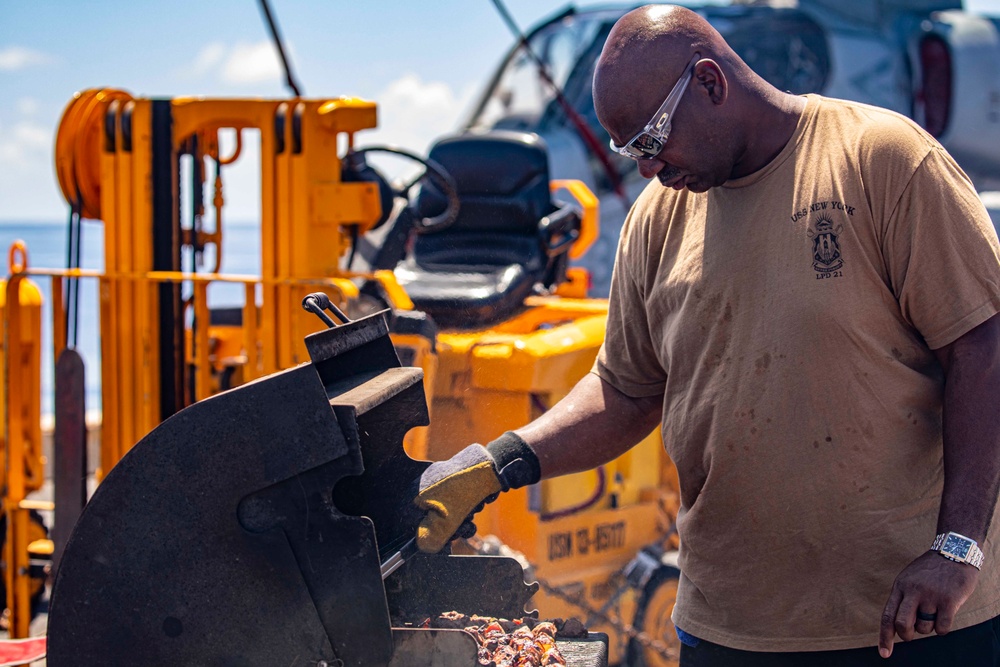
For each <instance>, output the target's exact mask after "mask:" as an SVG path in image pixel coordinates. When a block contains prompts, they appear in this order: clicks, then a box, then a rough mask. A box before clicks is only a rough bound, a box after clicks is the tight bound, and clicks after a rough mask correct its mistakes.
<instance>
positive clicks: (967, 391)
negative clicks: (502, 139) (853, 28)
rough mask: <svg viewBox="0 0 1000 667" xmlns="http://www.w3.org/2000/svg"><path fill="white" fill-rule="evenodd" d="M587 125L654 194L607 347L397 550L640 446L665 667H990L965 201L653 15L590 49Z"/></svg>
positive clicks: (635, 230)
mask: <svg viewBox="0 0 1000 667" xmlns="http://www.w3.org/2000/svg"><path fill="white" fill-rule="evenodd" d="M594 99H595V104H596V109H597V113H598V117H599V118H600V121H601V123H602V125H604V127H605V128H606V129H607V131H608V133H609V134H610V135H611V139H612V146H613V147H614V148H615V149H616V150H618V151H619V152H621V153H622V154H623V155H627V156H630V157H633V158H635V159H636V161H637V164H638V169H639V171H640V173H641V174H642V175H643V176H645V177H646V178H653V177H655V178H656V181H653V182H652V183H651V184H650V185H649V186H648V187H647V188H646V190H645V191H644V192H643V194H642V196H641V197H640V198H639V200H638V201H637V202H636V204H635V206H634V207H633V209H632V211H631V213H630V215H629V218H628V220H627V221H626V223H625V226H624V228H623V231H622V237H621V240H620V244H619V249H618V257H617V260H616V263H615V273H614V278H613V286H612V291H611V298H610V306H609V317H608V325H607V336H606V339H605V343H604V346H603V347H602V349H601V352H600V354H599V356H598V359H597V362H596V364H595V366H594V371H593V373H591V374H590V375H588V376H586V377H585V378H583V379H582V380H581V381H580V383H579V384H578V385H577V386H576V387H575V388H574V390H573V391H572V392H571V393H570V394H569V395H568V396H567V397H566V398H565V399H564V400H563V401H561V402H560V403H559V404H558V405H556V406H555V407H554V408H553V409H552V410H550V411H549V412H548V413H546V414H545V415H544V416H543V417H541V418H540V419H538V420H536V421H535V422H533V423H531V424H529V425H528V426H525V427H524V428H521V429H518V430H517V431H515V432H511V433H507V434H505V435H504V436H503V437H501V438H500V439H498V440H497V441H494V442H493V443H490V444H489V445H488V446H487V447H486V448H483V447H481V446H480V445H472V446H470V447H469V448H467V449H465V450H463V451H462V452H461V453H459V454H458V455H456V456H455V457H454V458H452V459H451V460H449V461H445V462H440V463H436V464H434V465H432V466H431V467H430V468H429V469H428V470H427V472H426V474H425V475H424V478H423V479H422V483H421V488H422V491H421V494H420V496H419V497H418V499H417V502H418V504H420V505H421V506H422V507H424V508H425V509H427V510H428V514H427V516H426V518H425V520H424V522H423V524H421V527H420V530H419V532H418V542H419V544H420V546H421V548H422V549H425V550H429V551H432V550H438V549H440V548H442V547H443V546H444V544H445V543H446V542H447V540H448V539H449V538H450V537H451V536H452V535H453V534H454V533H455V532H456V531H459V530H460V529H461V528H462V524H463V520H464V519H466V517H467V516H468V515H469V513H470V512H472V511H474V510H475V509H476V508H477V506H479V505H480V503H482V502H483V501H488V500H489V499H490V498H491V497H492V496H493V494H495V493H499V492H501V491H503V490H505V489H507V488H511V487H517V486H522V485H524V484H530V483H534V482H536V481H538V479H540V478H545V477H553V476H557V475H563V474H566V473H571V472H575V471H580V470H585V469H588V468H592V467H594V466H596V465H598V464H601V463H604V462H606V461H608V460H610V459H612V458H614V457H616V456H618V455H619V454H621V453H623V452H624V451H625V450H627V449H628V448H629V447H631V446H632V445H633V444H634V443H635V442H637V441H638V440H639V439H641V438H642V437H643V436H645V435H646V434H647V433H648V432H649V431H650V430H651V429H652V428H653V427H654V426H655V425H656V424H657V423H658V422H660V423H661V429H662V434H663V440H664V443H665V445H666V448H667V450H668V453H669V454H670V456H671V458H672V459H673V461H674V462H675V463H676V465H677V468H678V471H679V474H680V483H681V496H682V498H681V501H682V507H681V511H680V513H679V515H678V530H679V534H680V538H681V552H680V566H681V571H682V576H681V580H680V586H679V589H678V596H677V604H676V607H675V610H674V614H673V620H674V623H675V624H676V626H677V627H678V629H679V631H680V632H679V634H680V636H681V637H682V640H683V642H684V645H683V647H682V652H681V665H682V666H688V665H691V666H697V665H825V664H830V665H865V664H880V663H881V658H889V661H888V664H903V665H941V664H946V663H947V662H951V661H957V660H961V661H964V663H965V664H970V665H971V664H975V665H1000V649H998V648H997V647H998V646H1000V621H998V620H996V618H997V616H998V615H1000V567H998V565H1000V546H998V545H997V543H996V540H995V538H994V537H993V535H991V534H989V533H988V531H989V526H990V522H991V519H992V516H993V511H994V507H995V505H996V504H997V493H998V487H1000V424H998V422H1000V420H998V419H997V414H996V401H997V398H996V397H997V396H998V395H1000V393H998V392H1000V347H998V345H997V341H998V340H1000V318H998V317H997V313H998V312H1000V259H998V256H1000V250H998V244H997V239H996V235H995V233H994V232H993V230H992V227H991V226H990V221H989V218H988V216H987V214H986V211H985V209H984V208H983V206H982V204H981V203H980V201H979V199H978V198H977V196H976V194H975V191H974V190H973V188H972V186H971V184H970V183H969V181H968V179H967V177H966V176H965V175H964V174H963V173H962V172H961V170H960V169H959V168H958V167H957V165H956V164H955V163H954V161H953V160H952V159H951V158H950V157H949V156H948V155H947V153H946V152H945V151H944V149H942V148H941V147H940V145H938V144H937V142H935V141H934V140H933V139H932V138H931V137H930V136H929V135H927V134H926V133H925V132H923V131H922V130H920V129H919V128H918V127H917V126H916V125H915V124H913V123H912V122H910V121H909V120H907V119H904V118H902V117H901V116H898V115H896V114H893V113H891V112H887V111H884V110H880V109H876V108H873V107H868V106H865V105H860V104H854V103H847V102H841V101H837V100H828V99H824V98H821V97H819V96H806V97H797V96H793V95H790V94H786V93H782V92H780V91H778V90H776V89H774V88H773V87H771V86H770V85H769V84H767V83H766V82H764V81H763V80H762V79H761V78H760V77H758V76H757V75H756V74H754V73H753V72H752V71H751V70H750V69H749V68H748V67H747V66H746V65H745V64H744V63H743V62H742V61H741V60H740V59H739V57H738V56H737V55H736V54H735V53H734V52H733V51H732V50H731V49H730V48H729V46H728V45H727V44H726V43H725V41H724V40H723V39H722V37H721V36H720V35H719V34H718V33H717V32H716V31H715V30H714V29H713V28H712V27H711V26H710V25H708V23H706V22H705V21H704V20H703V19H702V18H700V17H699V16H698V15H696V14H694V13H692V12H690V11H688V10H686V9H682V8H678V7H644V8H641V9H638V10H635V11H633V12H631V13H629V14H627V15H626V16H624V17H623V18H622V19H621V20H620V21H619V22H618V23H617V24H616V25H615V27H614V29H613V30H612V32H611V34H610V36H609V38H608V41H607V44H606V45H605V47H604V51H603V53H602V55H601V58H600V61H599V62H598V66H597V70H596V73H595V76H594ZM467 529H468V524H466V526H465V530H467ZM951 533H954V534H955V535H951ZM937 535H941V536H942V537H941V538H936V536H937ZM980 550H982V552H985V555H982V554H980ZM980 567H981V570H980ZM895 635H898V636H899V638H900V639H901V640H903V642H907V641H909V640H912V639H914V638H917V637H924V636H927V635H935V636H930V637H924V638H921V639H920V640H919V641H916V642H912V643H901V644H898V645H896V646H895V647H894V645H893V641H894V636H895ZM876 645H877V647H878V650H877V651H876V649H875V646H876ZM879 656H881V658H880V657H879Z"/></svg>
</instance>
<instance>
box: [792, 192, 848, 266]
mask: <svg viewBox="0 0 1000 667" xmlns="http://www.w3.org/2000/svg"><path fill="white" fill-rule="evenodd" d="M853 215H854V207H853V206H850V205H848V204H845V203H844V202H842V201H838V200H836V199H827V200H824V201H817V202H813V203H812V204H810V205H809V206H806V207H803V208H801V209H799V210H797V211H795V212H794V213H792V216H791V221H792V222H793V223H797V222H798V221H799V220H802V219H803V218H806V220H809V219H810V218H811V221H810V222H809V223H808V226H807V227H806V236H808V237H809V241H810V244H809V249H810V250H811V252H812V267H813V270H814V271H816V280H824V279H826V278H840V277H842V276H843V275H844V273H843V268H844V254H843V250H842V249H841V245H840V234H841V232H842V231H843V229H844V225H843V224H840V223H835V222H834V219H835V218H842V217H848V218H849V217H850V216H853Z"/></svg>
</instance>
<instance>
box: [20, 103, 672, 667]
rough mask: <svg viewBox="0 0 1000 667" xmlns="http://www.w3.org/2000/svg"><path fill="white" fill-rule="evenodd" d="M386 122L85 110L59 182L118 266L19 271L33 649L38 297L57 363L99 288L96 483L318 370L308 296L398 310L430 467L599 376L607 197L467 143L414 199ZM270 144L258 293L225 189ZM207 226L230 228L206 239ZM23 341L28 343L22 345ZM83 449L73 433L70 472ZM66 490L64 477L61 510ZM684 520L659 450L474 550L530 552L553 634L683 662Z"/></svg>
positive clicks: (294, 113)
mask: <svg viewBox="0 0 1000 667" xmlns="http://www.w3.org/2000/svg"><path fill="white" fill-rule="evenodd" d="M375 124H376V106H375V104H374V103H372V102H367V101H364V100H360V99H355V98H333V99H303V98H299V97H293V98H290V99H284V100H259V99H206V98H174V99H149V98H134V97H132V96H131V95H130V94H128V93H126V92H124V91H120V90H114V89H91V90H87V91H84V92H82V93H78V94H77V95H76V96H75V97H74V98H73V99H72V100H71V102H70V103H69V105H68V106H67V108H66V110H65V112H64V114H63V118H62V121H61V123H60V127H59V132H58V137H57V142H56V168H57V175H58V179H59V184H60V186H61V188H62V192H63V194H64V196H65V197H66V200H67V202H69V203H70V205H71V207H72V208H73V210H74V211H75V213H76V214H77V215H78V216H79V217H84V218H88V219H94V220H101V221H103V224H104V245H105V257H104V270H103V271H89V270H83V269H79V268H69V269H48V268H46V269H42V268H35V267H32V266H30V264H29V262H28V250H27V249H25V248H23V247H20V246H19V247H17V248H15V249H13V250H12V252H16V253H18V258H17V261H16V262H15V261H12V262H11V267H12V269H11V275H10V276H9V278H8V280H7V283H6V294H7V298H6V302H5V304H3V319H4V324H5V331H6V332H7V336H6V338H5V339H4V340H3V344H4V349H3V351H4V363H5V365H6V369H5V390H6V391H5V394H4V401H3V402H4V407H3V410H4V413H3V417H4V425H5V428H4V438H5V440H4V443H3V445H4V452H5V461H6V466H5V468H4V471H5V485H4V498H3V501H4V508H5V514H6V520H7V531H6V541H5V551H4V560H5V564H6V567H5V570H4V571H5V577H6V585H7V605H8V607H9V609H10V628H11V636H12V637H25V636H27V634H28V623H29V621H30V618H31V611H30V603H29V598H30V594H31V590H30V586H31V582H32V580H31V576H30V575H31V568H30V562H31V561H30V559H31V554H29V544H30V545H32V550H31V553H32V554H34V556H35V557H37V556H38V555H39V554H44V552H45V551H46V547H45V544H44V540H41V541H39V540H38V539H35V538H36V537H37V536H32V535H31V534H30V533H29V532H28V527H29V526H30V525H31V523H32V522H31V518H30V513H31V511H32V509H33V505H32V501H31V500H30V499H29V498H28V496H29V494H30V492H31V491H32V490H33V489H34V488H36V487H34V486H32V483H31V480H33V479H35V478H34V477H32V475H40V472H39V471H40V470H41V463H40V460H41V454H40V452H41V449H40V444H39V441H40V437H41V436H40V434H39V433H37V432H35V431H34V430H33V428H34V427H33V426H32V425H31V424H32V422H33V421H34V422H35V423H37V416H38V415H37V413H38V409H37V407H33V406H32V404H33V403H35V402H37V401H38V400H39V399H38V393H39V391H38V389H37V387H38V384H37V382H38V380H37V377H38V374H39V373H40V370H39V368H38V365H37V364H35V363H34V362H29V363H22V361H21V360H22V359H25V358H28V357H31V358H34V357H36V356H37V355H38V353H39V350H38V346H37V345H35V346H34V347H33V348H31V349H30V350H29V349H27V345H26V341H30V340H32V338H33V339H34V340H35V341H37V340H38V339H39V336H38V335H37V333H35V332H33V331H32V330H31V327H32V326H35V327H38V328H40V317H38V316H37V315H31V313H37V312H38V310H39V308H38V304H37V303H36V302H37V299H35V298H34V297H32V296H30V295H29V296H28V297H25V296H24V291H25V290H26V289H27V290H28V291H29V292H30V291H31V288H29V287H26V286H28V285H30V284H31V281H38V280H48V281H51V287H52V294H53V303H52V313H53V314H52V317H53V322H54V323H56V324H55V326H54V334H55V335H54V337H53V338H54V341H53V343H54V344H53V347H54V351H53V352H54V358H55V359H57V360H58V359H60V356H61V355H62V354H63V352H64V351H65V350H66V349H67V340H66V336H65V335H64V333H62V332H64V331H65V328H64V326H63V325H62V323H63V322H65V320H66V315H67V303H69V304H72V301H71V300H70V299H66V298H64V295H70V294H72V291H73V288H72V285H73V284H74V281H81V280H82V281H88V280H89V281H96V282H97V284H98V286H99V308H100V316H99V324H100V350H101V396H102V410H103V420H102V423H101V429H100V453H101V454H100V462H99V465H98V478H100V477H101V476H103V475H105V474H107V472H108V471H110V470H111V469H112V468H113V467H114V466H115V465H116V464H117V463H118V461H119V460H121V459H122V457H124V456H125V455H126V454H127V452H128V451H129V449H130V448H131V447H132V446H133V445H134V444H135V443H136V442H137V441H139V440H140V439H141V438H142V437H143V436H145V435H146V434H148V433H149V432H150V431H151V430H152V429H153V428H155V427H156V426H157V425H158V424H160V423H161V422H162V421H163V420H165V419H167V418H168V417H170V416H171V415H173V414H175V413H176V412H178V411H179V410H181V409H182V408H184V407H185V406H188V405H190V404H192V403H194V402H196V401H199V400H201V399H204V398H207V397H209V396H211V395H213V394H215V393H218V392H219V391H222V390H225V389H227V388H231V387H235V386H238V385H241V384H244V383H247V382H251V381H253V380H255V379H258V378H261V377H263V376H265V375H269V374H272V373H274V372H276V371H279V370H282V369H287V368H291V367H294V366H297V365H299V364H302V363H305V362H307V361H308V359H309V357H308V355H307V352H306V348H305V346H304V344H303V339H304V337H305V336H306V335H307V334H310V333H314V332H316V331H317V330H320V329H322V328H323V322H322V321H320V320H318V319H317V318H316V317H315V316H314V315H312V314H310V313H307V312H305V311H304V310H303V309H302V307H301V305H300V304H301V303H302V300H303V298H304V297H305V296H306V295H307V294H310V293H316V292H322V293H324V294H326V295H327V297H328V298H329V301H330V304H331V307H332V309H333V312H334V313H335V314H336V313H342V314H343V316H344V317H345V319H346V318H348V317H350V318H354V317H356V316H359V315H363V314H366V313H369V312H372V311H374V310H378V309H382V308H389V309H390V313H391V314H390V331H391V334H392V340H393V342H394V345H395V348H396V352H397V355H398V356H399V358H400V360H401V361H402V363H403V364H404V365H409V366H416V367H419V368H421V369H422V370H423V382H424V388H425V391H426V393H427V396H428V402H429V412H430V423H429V426H424V427H419V428H415V429H413V430H412V431H410V433H409V434H408V436H407V439H406V449H407V452H408V454H409V455H410V456H411V457H413V458H415V459H431V460H434V459H440V458H443V457H447V456H449V455H450V454H451V453H453V452H455V451H457V450H458V449H460V448H462V447H464V446H465V445H467V444H469V443H470V442H472V441H477V440H478V441H481V442H485V441H488V440H489V439H491V438H494V437H496V436H498V435H499V434H501V433H503V432H504V431H506V430H509V429H511V428H516V427H518V426H520V425H523V424H524V423H526V422H528V421H529V420H531V419H533V418H534V417H536V416H538V415H539V414H541V413H542V412H544V411H545V410H546V409H548V407H550V406H551V405H553V404H554V403H555V402H556V401H558V400H559V399H560V398H561V397H562V396H564V395H565V394H566V393H567V392H568V391H569V389H570V388H571V387H572V386H573V385H574V384H575V382H576V381H577V380H578V379H579V378H580V377H581V376H582V375H583V374H585V373H587V372H588V371H589V369H590V367H591V365H592V363H593V360H594V357H595V355H596V353H597V350H598V348H599V347H600V345H601V342H602V340H603V335H604V325H605V319H606V315H607V302H606V301H604V300H595V299H588V298H586V290H587V275H586V272H585V271H583V270H581V269H576V268H572V267H569V259H570V258H577V257H579V256H581V255H582V254H583V253H584V252H586V250H587V248H588V247H589V245H590V244H591V243H592V242H593V240H594V239H595V238H597V234H598V228H597V225H598V220H597V216H598V204H597V201H596V199H595V198H594V197H593V195H592V194H591V193H590V192H589V190H587V188H586V187H585V186H584V185H583V184H582V183H579V182H574V181H554V182H550V179H549V175H548V163H547V154H546V149H545V146H544V143H542V141H541V140H540V139H539V138H538V137H537V136H535V135H531V134H524V133H514V132H491V133H487V134H478V135H460V136H455V137H449V138H446V139H443V140H441V141H439V142H438V143H437V144H436V145H435V146H434V147H433V149H432V150H431V152H430V154H429V156H428V158H426V159H423V158H419V157H417V156H411V157H414V158H415V159H417V160H419V161H420V162H421V163H422V165H423V166H424V168H425V169H426V173H425V174H424V175H423V177H422V178H421V179H419V190H418V193H417V194H416V195H415V196H413V197H410V196H409V195H410V190H411V188H412V187H413V186H414V185H416V183H415V182H413V181H411V182H410V183H409V184H408V185H405V186H401V187H396V188H393V187H392V186H390V185H389V184H388V182H387V181H386V180H385V179H384V178H383V177H382V176H381V175H379V174H378V172H377V171H376V170H374V169H373V168H371V167H370V166H369V165H368V164H367V160H366V156H367V155H368V154H370V153H372V152H375V151H376V150H381V151H385V150H395V149H386V148H368V149H365V148H363V147H361V146H359V145H357V143H356V142H357V138H358V136H357V135H358V134H359V133H362V132H363V131H364V130H366V129H369V128H373V127H375ZM223 131H231V132H233V133H234V135H235V137H236V142H235V150H234V151H233V152H232V153H231V154H229V155H223V154H221V147H220V145H221V143H222V142H220V138H219V136H220V132H223ZM251 140H256V141H258V142H259V147H258V148H259V155H260V164H259V170H260V208H259V210H260V221H259V224H260V238H261V256H260V267H261V270H260V275H256V276H244V275H226V274H221V273H218V272H217V269H218V266H219V265H218V258H219V257H221V256H222V253H223V252H224V249H225V241H224V239H223V235H222V228H221V226H219V225H218V223H219V221H221V220H222V219H223V211H224V207H225V195H224V193H225V190H224V185H223V184H224V175H225V171H226V169H227V168H228V165H229V164H231V163H234V162H236V161H237V160H238V159H239V158H240V156H241V154H242V153H243V144H244V142H246V141H251ZM403 153H404V154H406V155H409V154H408V153H406V152H405V151H403ZM182 159H184V160H187V161H188V162H189V164H190V169H188V170H187V172H186V174H187V176H189V177H190V182H188V183H181V177H182V175H183V174H184V173H185V172H184V170H182V169H181V168H180V164H181V160H182ZM210 172H214V177H211V178H210V177H208V176H207V174H209V173H210ZM206 190H211V191H212V197H211V202H210V204H205V203H203V201H204V199H205V197H204V196H203V195H202V193H204V192H205V191H206ZM183 191H187V192H190V193H193V195H194V201H195V204H194V205H193V207H192V208H193V210H192V219H191V220H182V219H181V218H182V215H181V211H182V206H181V193H182V192H183ZM554 192H567V193H569V194H570V195H571V196H572V198H573V199H574V200H575V203H574V204H565V203H562V202H560V201H559V200H558V199H555V198H554V197H553V193H554ZM209 208H214V209H215V215H214V218H215V220H216V227H215V229H214V230H206V229H204V228H203V226H202V225H201V218H202V216H203V215H204V214H205V212H206V211H207V210H208V209H209ZM206 217H207V216H206ZM366 237H367V238H368V239H375V240H374V241H372V240H369V241H368V242H369V243H370V244H375V246H377V249H376V251H375V252H374V253H373V254H372V255H370V257H369V261H368V262H367V266H366V267H365V268H363V269H359V268H352V267H355V265H357V264H359V263H360V262H358V261H353V262H352V260H354V259H355V255H356V254H357V253H356V249H357V248H358V246H359V244H361V243H362V239H365V238H366ZM209 246H214V251H215V256H216V258H217V260H216V265H215V266H214V267H212V270H209V271H199V270H191V271H182V267H184V266H186V264H185V257H188V258H190V256H191V255H192V254H193V253H201V252H203V251H204V250H205V249H206V248H208V247H209ZM192 265H193V266H195V267H196V264H193V263H192ZM219 284H230V285H234V284H235V285H237V286H239V287H238V289H240V290H241V291H242V294H243V301H242V304H240V305H239V306H238V307H236V308H235V309H229V310H228V311H227V313H225V314H226V315H227V317H226V318H223V317H221V316H220V315H222V314H223V313H220V312H219V311H218V310H215V311H213V308H212V305H211V304H210V302H209V290H210V288H211V287H212V286H213V285H219ZM19 290H20V291H19ZM31 317H35V320H31V322H28V323H27V324H26V322H27V320H28V319H30V318H31ZM36 320H37V324H32V322H35V321H36ZM26 326H27V327H28V329H27V330H26V331H27V333H26V334H25V335H22V336H13V335H11V333H12V332H16V331H20V330H22V329H23V328H24V327H26ZM57 367H58V363H57ZM31 383H35V384H31ZM57 383H58V379H57ZM14 387H17V388H18V390H17V391H14V390H12V388H14ZM23 388H28V389H29V391H21V389H23ZM56 410H57V416H56V420H57V423H58V422H59V420H60V410H62V411H64V412H69V413H72V412H73V405H72V402H69V403H60V402H59V401H57V407H56ZM69 430H70V431H72V430H73V429H69ZM64 431H65V429H64ZM58 433H59V428H58V426H57V436H58ZM79 441H80V439H79V438H77V439H76V440H75V441H74V442H76V443H77V445H76V446H77V447H79ZM65 447H67V445H66V443H65V442H63V441H60V438H59V437H57V439H56V443H55V457H56V458H58V457H60V456H62V455H63V454H64V453H65V452H64V448H65ZM59 484H60V480H59V478H58V477H57V479H56V486H57V496H58V487H59ZM677 504H678V500H677V485H676V477H675V472H674V469H673V466H672V464H671V463H670V461H669V460H668V459H667V457H666V455H665V454H664V452H663V449H662V446H661V444H660V441H659V436H658V434H655V433H654V434H651V435H650V437H649V438H647V439H646V440H645V441H644V442H643V443H641V444H640V445H639V446H637V447H636V448H634V449H633V450H632V451H630V452H629V453H627V454H625V455H624V456H622V457H620V458H619V459H617V460H615V461H613V462H611V463H610V464H608V465H606V466H603V467H601V468H599V469H597V470H595V471H590V472H586V473H580V474H576V475H571V476H567V477H564V478H560V479H556V480H548V481H545V482H542V483H541V484H538V485H536V486H534V487H532V488H529V489H520V490H517V491H514V492H511V493H508V494H505V495H504V497H503V498H501V499H500V500H499V501H498V502H496V503H494V504H493V505H490V506H488V507H487V508H486V510H484V511H483V512H482V513H481V514H480V515H478V517H477V525H478V526H479V534H480V536H484V537H481V538H474V539H473V540H471V541H469V543H466V544H461V545H459V544H456V545H455V546H454V548H455V551H456V552H460V551H461V550H463V549H464V550H466V551H467V552H472V551H478V552H480V553H486V552H490V551H503V552H504V553H514V554H516V555H517V556H518V557H519V558H520V559H521V561H522V564H523V565H524V566H525V567H527V568H529V570H530V574H529V576H530V577H532V578H536V579H537V580H538V581H539V582H540V584H541V587H542V588H541V591H540V592H539V593H538V594H537V595H536V596H535V597H534V598H532V603H531V604H532V606H537V608H538V610H539V614H540V616H542V617H569V616H577V617H579V618H581V620H584V621H585V622H586V623H587V624H588V625H589V627H590V628H591V629H592V630H595V631H600V632H607V633H608V634H609V636H610V637H611V642H610V645H609V650H610V655H609V658H610V662H612V663H616V662H623V661H626V660H628V661H629V662H630V663H631V664H660V665H669V664H674V661H675V659H676V646H677V645H676V635H675V634H674V631H673V628H672V626H671V625H670V622H669V610H670V609H671V608H672V604H673V595H674V591H675V588H676V578H677V576H678V571H677V569H676V566H675V562H674V561H673V560H672V553H673V552H672V549H673V548H674V547H675V546H676V537H675V535H674V533H673V522H674V519H675V517H676V509H677ZM59 510H60V508H59V506H58V504H57V506H56V508H55V511H56V512H57V520H56V523H57V524H58V523H59V521H58V517H59V516H60V515H59ZM69 516H73V515H72V514H70V515H69ZM42 537H44V536H42ZM57 546H58V545H57ZM48 550H49V552H51V548H48Z"/></svg>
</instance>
